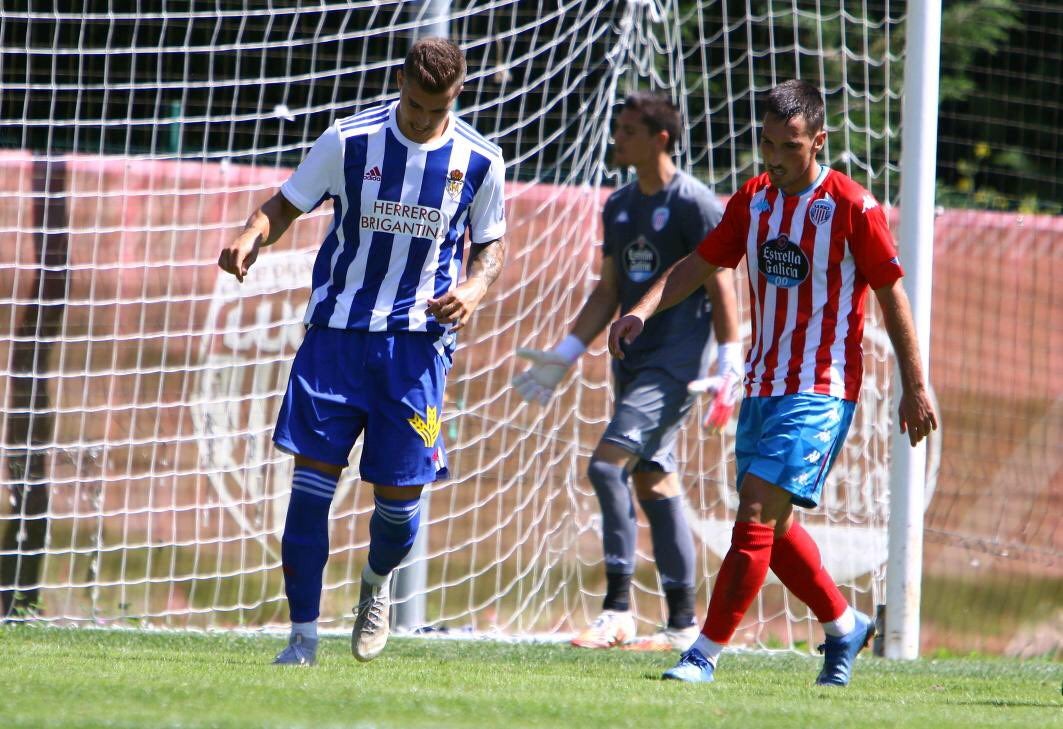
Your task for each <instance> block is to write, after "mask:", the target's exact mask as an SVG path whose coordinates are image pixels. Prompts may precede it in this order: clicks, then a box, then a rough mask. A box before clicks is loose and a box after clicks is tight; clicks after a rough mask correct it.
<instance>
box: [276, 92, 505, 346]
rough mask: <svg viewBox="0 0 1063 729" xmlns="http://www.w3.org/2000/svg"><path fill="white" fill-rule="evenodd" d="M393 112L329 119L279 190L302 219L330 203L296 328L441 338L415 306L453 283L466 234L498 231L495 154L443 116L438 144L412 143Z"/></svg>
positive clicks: (480, 238)
mask: <svg viewBox="0 0 1063 729" xmlns="http://www.w3.org/2000/svg"><path fill="white" fill-rule="evenodd" d="M396 106H397V102H396V103H393V104H391V105H389V106H382V107H377V108H374V109H369V110H367V111H364V112H361V113H359V114H355V115H354V116H350V117H347V118H346V119H340V120H338V121H337V122H335V123H334V124H333V125H332V126H331V127H329V129H328V131H326V132H325V133H324V134H322V135H321V136H320V137H319V138H318V140H317V141H316V142H314V146H313V147H311V149H310V152H309V154H307V156H306V159H304V160H303V161H302V163H301V164H300V165H299V167H298V168H297V169H296V170H295V172H294V173H293V174H292V176H291V177H290V178H289V179H288V181H287V182H285V183H284V185H283V186H281V193H282V194H283V195H284V197H285V198H287V199H288V200H289V201H290V202H291V203H292V205H295V206H296V207H297V208H299V209H300V210H302V211H303V212H310V211H311V210H313V209H314V208H316V207H317V206H318V205H320V204H321V203H322V202H324V201H325V200H326V199H331V200H332V205H333V220H332V225H331V227H330V228H329V232H328V235H326V236H325V240H324V242H323V243H322V245H321V249H320V250H319V251H318V254H317V260H316V261H315V262H314V270H313V289H312V291H311V293H310V302H309V304H308V305H307V310H306V316H305V319H304V320H305V321H306V323H308V324H315V325H318V326H327V327H332V328H334V329H358V330H363V331H371V332H384V331H388V332H397V331H414V332H434V333H442V332H443V331H444V329H445V328H444V326H443V325H441V324H439V323H437V322H436V321H435V319H434V318H431V317H429V316H428V314H427V311H426V310H427V301H428V299H429V298H437V297H439V296H442V295H443V294H445V293H446V292H447V291H449V290H450V289H451V288H453V286H454V285H455V284H456V283H457V282H458V280H459V275H460V271H461V260H462V255H463V248H464V239H465V230H466V228H468V229H469V233H470V236H471V238H472V241H473V243H478V244H483V243H490V242H491V241H493V240H497V239H498V238H501V237H502V235H503V234H504V233H505V232H506V220H505V214H504V212H503V202H504V189H503V185H504V179H505V162H504V161H503V160H502V152H501V150H500V149H499V148H498V147H497V146H496V145H494V144H492V143H491V142H489V141H487V140H486V139H484V138H483V137H482V136H480V134H478V133H477V132H476V131H475V130H474V129H473V128H472V127H471V126H469V125H468V124H466V123H465V122H463V121H461V120H460V119H458V118H457V117H455V116H454V115H453V114H451V115H450V118H449V120H448V123H447V128H446V131H445V132H444V133H443V136H442V137H441V138H439V139H435V140H432V141H431V142H428V143H427V144H417V143H416V142H412V141H410V140H409V139H407V138H406V137H405V136H403V134H402V132H401V131H399V126H398V123H397V121H396V119H395V107H396Z"/></svg>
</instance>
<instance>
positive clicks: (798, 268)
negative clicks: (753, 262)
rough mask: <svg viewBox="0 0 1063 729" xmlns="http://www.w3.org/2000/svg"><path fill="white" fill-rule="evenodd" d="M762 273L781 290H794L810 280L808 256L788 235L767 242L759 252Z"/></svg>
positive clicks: (758, 261)
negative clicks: (793, 288)
mask: <svg viewBox="0 0 1063 729" xmlns="http://www.w3.org/2000/svg"><path fill="white" fill-rule="evenodd" d="M757 263H758V265H759V267H760V272H761V273H762V274H764V277H765V278H767V279H768V282H769V283H771V284H773V285H775V286H779V287H781V288H787V289H788V288H792V287H794V286H797V285H799V284H800V283H801V282H802V281H804V280H805V279H806V278H808V271H809V268H810V266H809V263H808V256H806V255H805V252H804V251H802V250H801V247H800V246H799V245H797V244H796V243H794V242H793V241H792V240H790V239H789V238H788V237H787V236H786V235H780V236H779V237H778V238H775V239H773V240H769V241H765V242H764V244H763V245H762V246H761V247H760V250H759V251H758V252H757Z"/></svg>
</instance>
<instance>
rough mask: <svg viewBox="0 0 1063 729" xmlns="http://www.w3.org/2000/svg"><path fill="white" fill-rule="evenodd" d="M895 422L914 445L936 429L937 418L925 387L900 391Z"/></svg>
mask: <svg viewBox="0 0 1063 729" xmlns="http://www.w3.org/2000/svg"><path fill="white" fill-rule="evenodd" d="M897 422H898V423H899V424H900V427H901V432H902V433H907V434H908V440H909V442H911V444H912V445H913V446H914V445H916V444H917V443H919V441H921V440H922V439H923V438H928V437H930V431H932V430H937V429H938V418H937V414H936V413H935V412H934V406H933V405H932V404H931V403H930V395H929V394H928V393H927V391H926V388H924V387H922V386H920V387H918V388H914V389H912V390H909V389H908V388H905V389H904V391H903V392H902V393H901V404H900V407H899V408H898V409H897Z"/></svg>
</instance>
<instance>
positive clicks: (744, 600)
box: [701, 521, 775, 645]
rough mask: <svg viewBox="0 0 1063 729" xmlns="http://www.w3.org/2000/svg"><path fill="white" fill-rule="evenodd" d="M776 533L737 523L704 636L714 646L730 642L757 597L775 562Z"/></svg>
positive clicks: (715, 586)
mask: <svg viewBox="0 0 1063 729" xmlns="http://www.w3.org/2000/svg"><path fill="white" fill-rule="evenodd" d="M774 536H775V530H774V529H773V528H772V527H770V526H767V525H765V524H759V523H757V522H752V521H740V522H736V523H735V526H734V530H733V531H732V532H731V548H730V549H729V550H728V551H727V556H726V557H724V558H723V564H722V565H720V573H719V574H718V575H716V584H715V585H714V586H713V588H712V597H711V598H710V599H709V615H708V617H706V618H705V625H704V626H702V628H701V634H702V635H704V636H705V637H706V638H708V639H709V640H711V641H713V642H714V643H720V644H721V645H722V644H725V643H728V642H730V640H731V636H733V635H734V633H735V631H736V630H738V624H739V623H740V622H742V617H743V616H744V615H745V614H746V611H747V610H749V606H750V605H751V604H752V603H753V598H755V597H756V596H757V592H758V591H759V590H760V588H761V585H763V584H764V578H765V577H767V575H768V563H769V562H770V561H771V544H772V540H773V539H774Z"/></svg>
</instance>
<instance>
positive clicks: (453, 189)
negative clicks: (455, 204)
mask: <svg viewBox="0 0 1063 729" xmlns="http://www.w3.org/2000/svg"><path fill="white" fill-rule="evenodd" d="M464 186H465V175H464V174H462V172H461V170H459V169H453V170H451V171H450V174H449V175H448V176H447V194H448V195H450V197H451V199H453V200H457V199H458V198H460V197H461V188H462V187H464Z"/></svg>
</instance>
